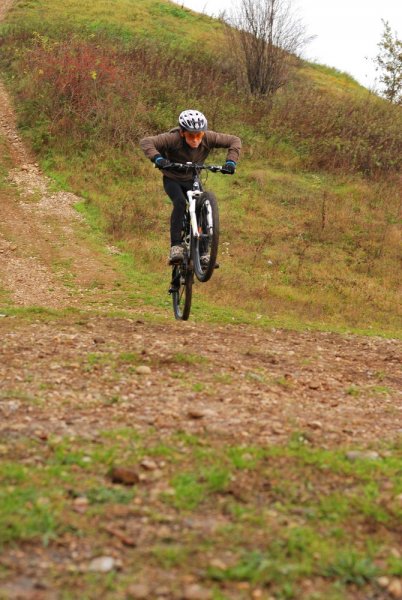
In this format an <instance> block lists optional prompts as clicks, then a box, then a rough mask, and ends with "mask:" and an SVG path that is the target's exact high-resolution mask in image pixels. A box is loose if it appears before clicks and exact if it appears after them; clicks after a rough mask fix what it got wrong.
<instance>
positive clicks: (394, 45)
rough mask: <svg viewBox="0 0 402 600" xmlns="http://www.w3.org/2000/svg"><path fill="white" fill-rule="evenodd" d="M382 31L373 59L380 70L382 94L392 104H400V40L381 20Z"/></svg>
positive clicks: (401, 56) (401, 86) (385, 22)
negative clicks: (376, 53)
mask: <svg viewBox="0 0 402 600" xmlns="http://www.w3.org/2000/svg"><path fill="white" fill-rule="evenodd" d="M383 25H384V31H383V34H382V38H381V41H380V43H379V44H378V47H379V49H380V51H379V53H378V55H377V56H376V58H375V59H374V63H375V64H376V65H377V71H380V83H382V84H383V86H384V89H383V92H382V94H383V96H384V97H385V98H386V99H387V100H389V101H390V102H392V103H394V104H402V41H401V40H399V39H398V38H397V34H396V33H395V37H394V36H393V35H392V31H391V27H390V26H389V23H388V22H387V21H383Z"/></svg>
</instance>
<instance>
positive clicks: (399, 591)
mask: <svg viewBox="0 0 402 600" xmlns="http://www.w3.org/2000/svg"><path fill="white" fill-rule="evenodd" d="M387 591H388V593H389V594H390V595H391V596H392V597H393V598H402V580H401V579H393V580H392V581H391V583H390V584H389V586H388V587H387Z"/></svg>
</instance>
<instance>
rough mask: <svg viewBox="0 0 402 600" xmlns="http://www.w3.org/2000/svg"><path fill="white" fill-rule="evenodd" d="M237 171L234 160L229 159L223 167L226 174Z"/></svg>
mask: <svg viewBox="0 0 402 600" xmlns="http://www.w3.org/2000/svg"><path fill="white" fill-rule="evenodd" d="M235 171H236V163H235V161H234V160H227V161H226V162H225V164H224V165H223V168H222V173H224V174H225V175H233V173H234V172H235Z"/></svg>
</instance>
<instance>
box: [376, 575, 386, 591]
mask: <svg viewBox="0 0 402 600" xmlns="http://www.w3.org/2000/svg"><path fill="white" fill-rule="evenodd" d="M377 583H378V585H379V586H380V587H382V588H386V587H388V586H389V578H388V577H379V578H378V579H377Z"/></svg>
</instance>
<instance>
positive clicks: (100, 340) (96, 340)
mask: <svg viewBox="0 0 402 600" xmlns="http://www.w3.org/2000/svg"><path fill="white" fill-rule="evenodd" d="M105 341H106V340H105V338H103V337H100V336H96V337H94V344H104V343H105Z"/></svg>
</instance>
